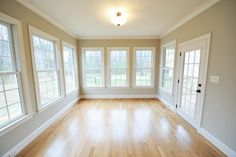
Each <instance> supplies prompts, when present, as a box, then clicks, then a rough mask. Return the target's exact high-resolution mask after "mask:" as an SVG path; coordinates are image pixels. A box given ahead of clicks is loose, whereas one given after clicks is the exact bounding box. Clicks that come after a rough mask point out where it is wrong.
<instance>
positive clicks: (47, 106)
mask: <svg viewBox="0 0 236 157" xmlns="http://www.w3.org/2000/svg"><path fill="white" fill-rule="evenodd" d="M63 97H65V95H63V96H61V97H58V98H56V99H54V100H52V101H51V102H49V103H47V104H46V105H44V106H42V107H40V108H39V107H38V113H40V112H42V111H44V110H46V109H48V108H50V107H51V106H53V105H55V104H57V103H59V102H60V101H61V100H62V98H63Z"/></svg>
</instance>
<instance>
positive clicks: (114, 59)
mask: <svg viewBox="0 0 236 157" xmlns="http://www.w3.org/2000/svg"><path fill="white" fill-rule="evenodd" d="M126 53H127V52H126V51H125V50H111V51H110V64H111V68H127V56H126V55H127V54H126Z"/></svg>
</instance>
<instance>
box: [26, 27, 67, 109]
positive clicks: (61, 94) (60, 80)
mask: <svg viewBox="0 0 236 157" xmlns="http://www.w3.org/2000/svg"><path fill="white" fill-rule="evenodd" d="M33 35H36V36H39V37H42V38H45V39H49V40H52V41H54V43H55V44H54V46H55V58H56V64H57V73H58V87H59V91H58V92H59V96H58V98H56V99H54V100H52V101H51V102H48V103H47V104H44V105H43V106H41V100H40V90H39V82H38V73H37V70H36V61H35V55H34V46H33ZM29 38H30V47H31V57H32V64H33V72H34V83H35V93H36V99H37V110H38V112H41V111H43V110H45V109H47V108H49V107H50V106H53V105H55V104H56V103H58V102H59V101H60V100H61V99H62V98H63V97H64V96H65V90H64V89H65V87H64V77H63V73H62V71H63V70H62V69H63V66H62V59H61V58H62V57H61V53H60V42H59V39H58V38H57V37H55V36H53V35H51V34H48V33H46V32H43V31H41V30H39V29H37V28H35V27H33V26H31V25H29Z"/></svg>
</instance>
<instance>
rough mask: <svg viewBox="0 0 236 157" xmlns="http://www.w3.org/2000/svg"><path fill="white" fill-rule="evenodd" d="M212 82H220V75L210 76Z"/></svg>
mask: <svg viewBox="0 0 236 157" xmlns="http://www.w3.org/2000/svg"><path fill="white" fill-rule="evenodd" d="M210 82H211V83H217V84H218V83H219V82H220V77H219V76H215V75H211V76H210Z"/></svg>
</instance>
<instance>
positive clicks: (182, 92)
mask: <svg viewBox="0 0 236 157" xmlns="http://www.w3.org/2000/svg"><path fill="white" fill-rule="evenodd" d="M210 38H211V33H208V34H206V35H203V36H200V37H197V38H195V39H192V40H190V41H186V42H184V43H181V44H179V52H180V55H179V59H178V60H179V65H178V75H177V76H178V80H179V81H178V82H179V83H178V84H177V95H176V104H177V113H178V114H179V115H180V116H181V117H183V118H184V119H185V120H186V121H187V122H189V123H190V124H191V125H192V126H194V127H195V128H196V129H197V130H198V129H199V128H200V126H201V118H202V109H203V104H204V95H205V87H206V78H207V67H208V56H209V49H210ZM197 90H198V92H197ZM199 92H200V93H199Z"/></svg>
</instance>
